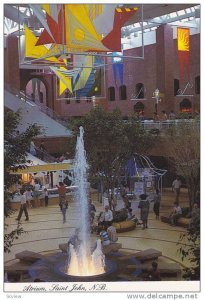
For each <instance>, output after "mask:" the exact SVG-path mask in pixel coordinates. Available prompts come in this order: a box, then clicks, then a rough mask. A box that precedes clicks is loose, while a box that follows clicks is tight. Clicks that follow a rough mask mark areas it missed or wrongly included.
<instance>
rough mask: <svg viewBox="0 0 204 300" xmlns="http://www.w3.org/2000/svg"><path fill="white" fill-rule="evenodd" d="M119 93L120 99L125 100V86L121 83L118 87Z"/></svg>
mask: <svg viewBox="0 0 204 300" xmlns="http://www.w3.org/2000/svg"><path fill="white" fill-rule="evenodd" d="M119 93H120V100H126V99H127V93H126V86H125V85H121V86H120V88H119Z"/></svg>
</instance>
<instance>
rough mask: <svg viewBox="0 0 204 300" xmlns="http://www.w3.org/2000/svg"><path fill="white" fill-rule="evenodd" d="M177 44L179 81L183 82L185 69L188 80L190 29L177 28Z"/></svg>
mask: <svg viewBox="0 0 204 300" xmlns="http://www.w3.org/2000/svg"><path fill="white" fill-rule="evenodd" d="M177 46H178V57H179V68H180V81H181V82H183V78H184V73H185V69H186V72H187V78H188V81H190V65H189V56H190V29H189V28H177Z"/></svg>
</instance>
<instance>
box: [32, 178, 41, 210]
mask: <svg viewBox="0 0 204 300" xmlns="http://www.w3.org/2000/svg"><path fill="white" fill-rule="evenodd" d="M39 196H40V184H39V183H38V181H37V180H35V186H34V190H33V198H34V205H35V207H39V206H40V199H39Z"/></svg>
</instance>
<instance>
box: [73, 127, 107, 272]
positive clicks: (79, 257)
mask: <svg viewBox="0 0 204 300" xmlns="http://www.w3.org/2000/svg"><path fill="white" fill-rule="evenodd" d="M83 135H84V129H83V127H80V135H79V136H78V137H77V144H76V154H75V161H74V185H75V186H77V188H76V190H75V194H74V198H75V202H76V203H77V204H78V211H79V213H80V217H79V220H78V222H79V224H78V227H79V229H80V233H79V239H80V241H81V242H80V245H79V247H78V248H77V249H74V247H73V246H72V245H70V248H69V249H68V251H69V252H70V262H69V266H68V270H67V274H69V275H76V276H86V275H97V274H101V273H104V272H105V270H104V266H105V264H104V261H105V257H104V255H103V253H102V250H101V241H100V240H98V241H97V247H96V249H95V250H94V252H93V253H91V242H90V241H91V236H90V223H89V211H88V209H89V199H88V193H89V188H90V186H89V182H88V179H87V177H88V163H87V160H86V152H85V148H84V139H83Z"/></svg>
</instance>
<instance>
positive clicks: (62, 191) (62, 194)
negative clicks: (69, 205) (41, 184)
mask: <svg viewBox="0 0 204 300" xmlns="http://www.w3.org/2000/svg"><path fill="white" fill-rule="evenodd" d="M56 187H57V188H58V194H59V205H60V203H61V201H62V200H65V198H66V187H65V185H64V183H63V182H61V181H60V182H59V185H56Z"/></svg>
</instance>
